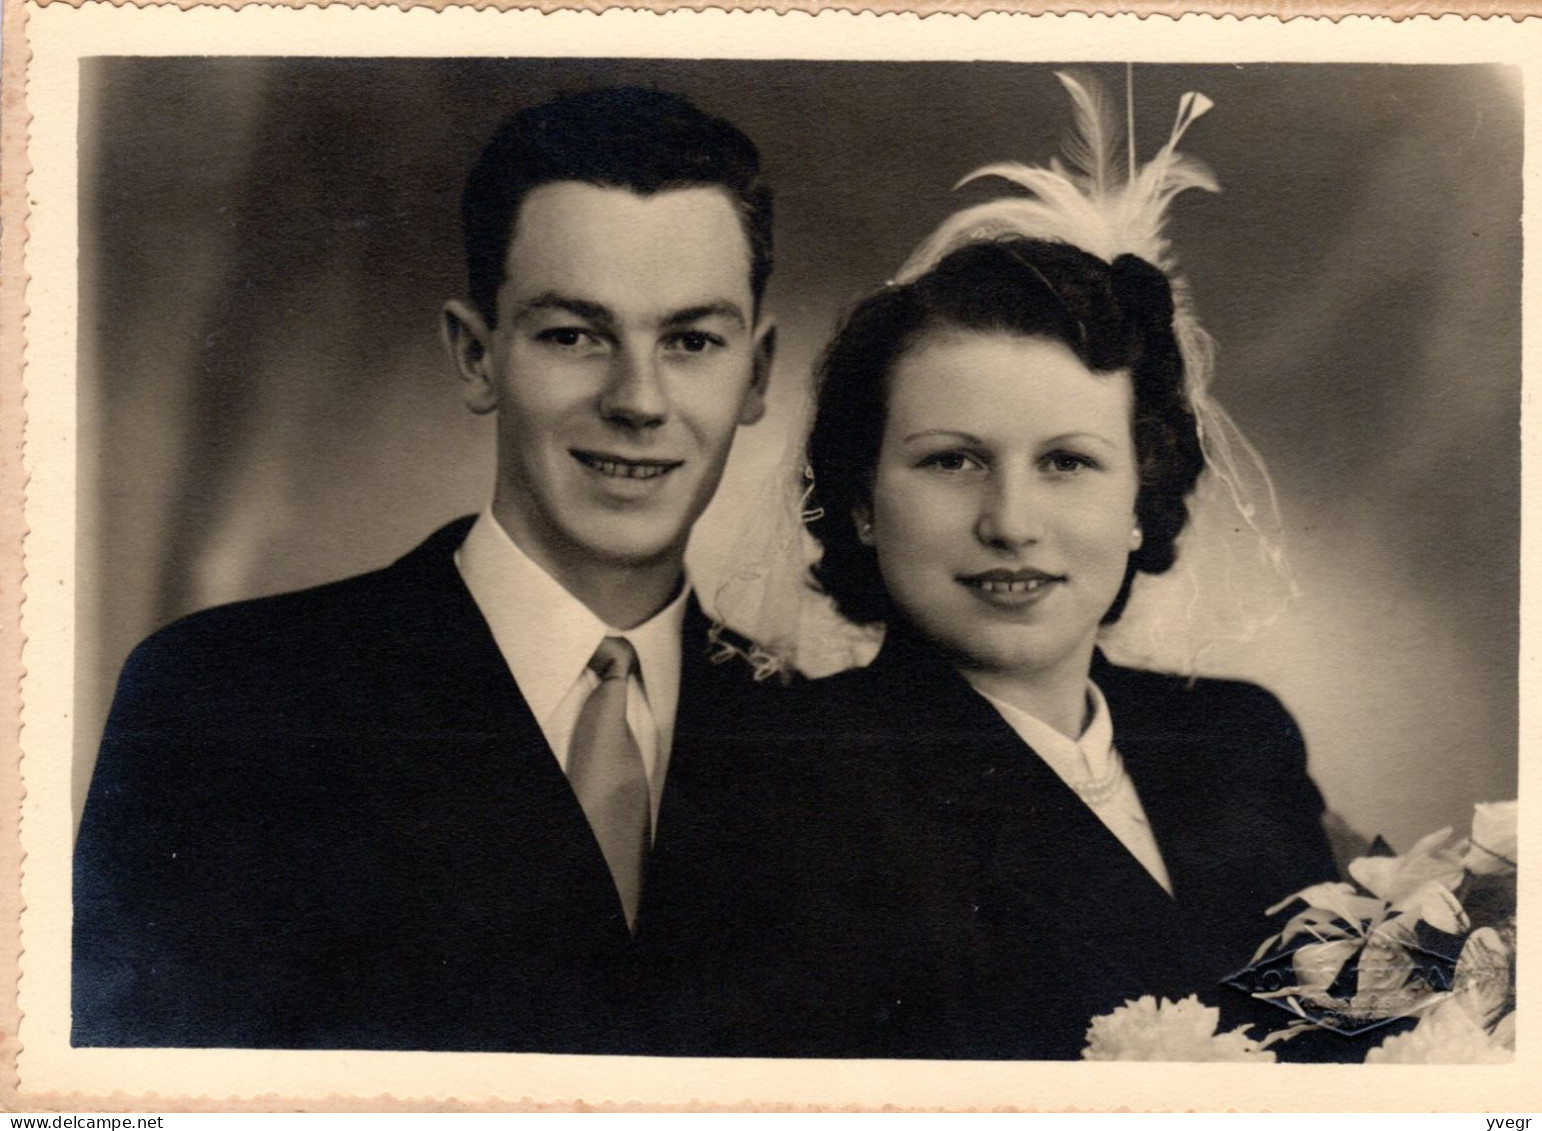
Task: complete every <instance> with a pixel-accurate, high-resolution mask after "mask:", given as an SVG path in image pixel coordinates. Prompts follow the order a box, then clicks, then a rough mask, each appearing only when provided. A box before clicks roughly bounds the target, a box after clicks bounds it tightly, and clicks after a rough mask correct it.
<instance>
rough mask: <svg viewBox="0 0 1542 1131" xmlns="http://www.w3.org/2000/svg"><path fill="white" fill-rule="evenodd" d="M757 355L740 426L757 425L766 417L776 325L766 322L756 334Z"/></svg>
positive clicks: (774, 354) (741, 413)
mask: <svg viewBox="0 0 1542 1131" xmlns="http://www.w3.org/2000/svg"><path fill="white" fill-rule="evenodd" d="M754 349H755V354H754V356H753V357H752V358H751V360H750V366H751V368H750V391H749V392H748V393H747V394H745V397H744V407H743V408H741V409H740V410H739V423H740V424H756V423H759V421H760V418H761V417H763V416H765V415H766V387H767V386H769V385H770V384H771V363H772V362H773V361H775V360H776V323H775V322H771V321H766V322H764V323H762V324H761V326H760V329H759V330H758V331H756V334H755V346H754Z"/></svg>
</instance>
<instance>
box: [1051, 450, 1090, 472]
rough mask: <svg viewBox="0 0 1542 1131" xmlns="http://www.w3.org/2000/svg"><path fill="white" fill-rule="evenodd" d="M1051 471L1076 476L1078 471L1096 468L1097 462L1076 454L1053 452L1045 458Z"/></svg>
mask: <svg viewBox="0 0 1542 1131" xmlns="http://www.w3.org/2000/svg"><path fill="white" fill-rule="evenodd" d="M1045 463H1046V464H1048V466H1049V468H1050V470H1051V471H1058V472H1060V473H1062V474H1066V475H1074V474H1075V473H1076V472H1078V471H1085V470H1087V469H1088V468H1092V467H1096V466H1097V462H1096V461H1094V460H1092V459H1090V458H1089V457H1087V456H1084V455H1078V454H1077V453H1076V452H1051V453H1050V454H1049V455H1048V456H1047V457H1045Z"/></svg>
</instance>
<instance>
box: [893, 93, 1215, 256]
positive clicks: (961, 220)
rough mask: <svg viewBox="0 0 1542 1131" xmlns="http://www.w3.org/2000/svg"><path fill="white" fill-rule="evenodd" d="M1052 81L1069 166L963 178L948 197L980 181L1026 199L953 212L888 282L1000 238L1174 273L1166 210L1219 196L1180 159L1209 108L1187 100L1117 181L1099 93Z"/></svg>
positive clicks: (1016, 167)
mask: <svg viewBox="0 0 1542 1131" xmlns="http://www.w3.org/2000/svg"><path fill="white" fill-rule="evenodd" d="M1055 77H1056V78H1058V79H1059V80H1060V82H1061V84H1062V85H1063V86H1064V87H1065V88H1066V91H1067V93H1069V94H1070V96H1071V105H1072V109H1073V111H1074V113H1075V121H1076V132H1075V133H1073V134H1072V135H1071V137H1070V138H1069V139H1067V141H1066V146H1065V150H1066V152H1065V156H1066V161H1067V162H1069V167H1067V165H1066V164H1063V163H1062V162H1061V161H1060V159H1059V158H1052V159H1051V160H1050V162H1049V165H1048V166H1047V167H1046V166H1038V165H1024V164H1021V163H1019V162H1015V161H1003V162H998V163H996V164H993V165H986V166H984V167H983V168H979V169H976V170H975V171H974V172H972V173H970V174H969V175H968V176H966V177H964V178H963V179H962V180H961V181H959V182H958V184H956V185H954V186H953V187H954V188H955V189H959V188H962V187H963V186H965V185H967V184H970V183H971V182H973V181H977V180H980V179H981V178H982V177H1001V178H1003V179H1005V180H1009V181H1012V182H1013V183H1015V184H1017V185H1020V186H1021V187H1023V188H1025V189H1027V190H1028V191H1029V192H1031V193H1032V194H1033V198H1027V197H1020V196H1014V197H1002V198H1000V199H997V200H992V201H988V202H986V203H984V204H978V205H975V206H974V207H972V208H966V209H964V210H963V211H962V212H956V213H954V214H953V215H952V216H950V217H949V218H948V219H946V220H944V221H943V222H942V224H941V226H939V227H938V229H937V230H936V231H935V232H933V233H932V234H931V235H930V236H928V237H927V238H926V239H925V240H924V241H923V242H922V243H921V245H920V246H919V247H918V248H916V250H915V251H913V252H912V253H911V254H910V258H909V259H907V260H906V261H905V264H904V266H902V267H901V268H900V269H899V272H898V273H897V274H896V275H895V278H894V281H895V282H896V283H908V282H911V281H913V280H915V279H917V278H919V277H920V276H922V275H924V274H926V272H928V271H930V270H931V269H932V268H933V267H935V266H936V265H937V264H938V263H939V262H940V261H941V260H942V259H943V258H944V257H945V256H947V254H948V253H949V252H951V251H954V250H956V249H958V248H960V247H963V246H964V245H966V244H971V243H978V242H980V241H982V240H989V239H993V238H996V237H998V236H1028V237H1031V238H1034V239H1044V240H1057V241H1059V242H1061V243H1067V244H1071V245H1072V246H1074V247H1079V248H1081V249H1082V250H1083V251H1086V252H1088V253H1090V254H1092V255H1096V256H1097V257H1098V258H1099V259H1102V260H1105V261H1107V262H1109V263H1112V262H1113V261H1114V260H1115V259H1117V258H1118V257H1119V256H1121V255H1126V254H1128V255H1138V256H1140V257H1141V258H1142V259H1144V260H1146V262H1148V263H1151V264H1154V265H1155V266H1157V267H1160V268H1161V269H1162V270H1163V271H1164V272H1166V273H1168V274H1169V275H1171V272H1172V270H1173V266H1174V265H1173V263H1172V260H1171V255H1170V249H1169V246H1168V242H1167V238H1166V236H1165V234H1164V232H1163V229H1164V227H1165V226H1166V221H1167V206H1168V205H1169V204H1170V203H1171V202H1172V199H1173V198H1174V197H1175V196H1177V195H1178V194H1179V193H1181V192H1183V191H1184V190H1186V189H1191V188H1197V189H1204V190H1205V191H1207V192H1220V191H1221V189H1220V186H1219V185H1218V184H1216V181H1215V177H1214V176H1212V175H1211V173H1210V170H1209V169H1208V168H1207V167H1206V166H1205V165H1204V164H1203V163H1202V162H1200V161H1197V160H1195V159H1194V158H1192V157H1188V156H1186V155H1184V154H1181V153H1179V152H1178V143H1179V142H1180V141H1181V140H1182V139H1183V135H1184V134H1185V133H1186V132H1188V128H1189V127H1190V126H1191V125H1193V124H1194V122H1195V121H1197V120H1198V119H1199V118H1200V117H1202V116H1203V115H1204V114H1205V113H1206V112H1207V111H1208V110H1209V109H1210V108H1211V107H1212V106H1213V105H1214V103H1213V102H1211V101H1210V99H1208V98H1206V97H1205V96H1204V95H1203V94H1198V93H1196V92H1194V91H1189V92H1188V93H1187V94H1185V95H1184V96H1183V97H1182V99H1180V100H1179V103H1178V119H1177V121H1176V122H1175V123H1174V124H1173V130H1172V134H1171V135H1170V136H1169V137H1168V139H1167V144H1166V145H1164V146H1163V147H1162V149H1161V151H1160V152H1159V153H1157V155H1156V156H1155V157H1153V158H1152V159H1151V160H1150V161H1148V162H1147V163H1146V164H1145V165H1143V166H1141V167H1140V168H1139V169H1138V170H1137V169H1136V168H1135V155H1134V145H1133V143H1132V144H1131V145H1130V160H1129V170H1130V171H1129V174H1128V175H1127V176H1125V175H1121V172H1122V171H1121V170H1120V169H1119V168H1118V167H1117V166H1118V156H1119V130H1118V127H1117V125H1116V124H1115V122H1114V117H1113V111H1112V110H1111V109H1110V107H1109V103H1108V100H1107V98H1106V97H1105V96H1104V95H1103V92H1102V90H1101V89H1100V88H1099V87H1098V86H1096V85H1093V84H1086V83H1083V82H1081V81H1079V80H1078V79H1076V78H1074V77H1072V76H1071V75H1068V74H1065V73H1063V72H1056V75H1055Z"/></svg>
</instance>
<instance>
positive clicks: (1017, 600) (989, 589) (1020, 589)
mask: <svg viewBox="0 0 1542 1131" xmlns="http://www.w3.org/2000/svg"><path fill="white" fill-rule="evenodd" d="M1065 580H1066V577H1065V575H1064V574H1050V573H1045V572H1044V571H1042V570H1037V569H991V570H986V571H984V572H983V573H974V574H966V575H964V576H961V577H959V578H958V582H959V584H960V585H963V586H964V587H965V588H967V589H969V590H970V591H971V592H973V593H974V594H975V595H976V596H978V597H979V598H980V599H981V600H982V601H985V602H987V603H989V604H992V605H998V606H1001V607H1005V608H1017V607H1019V606H1022V605H1027V604H1032V603H1033V602H1035V601H1038V600H1040V599H1041V598H1042V597H1043V596H1044V595H1045V594H1046V593H1048V592H1050V590H1051V588H1052V587H1053V586H1054V585H1055V584H1057V583H1060V582H1064V581H1065Z"/></svg>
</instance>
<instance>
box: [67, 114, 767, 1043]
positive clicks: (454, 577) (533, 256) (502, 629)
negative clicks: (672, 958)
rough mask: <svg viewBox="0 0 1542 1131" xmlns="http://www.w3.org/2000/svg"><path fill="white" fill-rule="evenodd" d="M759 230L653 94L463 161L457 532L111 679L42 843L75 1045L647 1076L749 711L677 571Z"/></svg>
mask: <svg viewBox="0 0 1542 1131" xmlns="http://www.w3.org/2000/svg"><path fill="white" fill-rule="evenodd" d="M770 203H771V202H770V193H769V190H768V189H767V188H766V186H765V185H764V183H763V182H762V180H761V176H760V171H759V163H758V156H757V153H756V150H755V147H754V145H753V144H752V143H751V142H750V141H749V139H748V138H746V137H745V136H744V135H743V134H742V133H740V132H739V131H738V130H737V129H735V128H734V127H733V126H731V125H729V124H728V123H726V122H723V121H721V120H718V119H715V118H711V117H709V116H707V115H705V114H703V113H702V112H700V111H699V110H698V109H696V108H695V107H694V106H692V105H691V104H690V103H688V102H686V101H685V100H683V99H681V98H678V97H675V96H672V95H669V94H664V93H660V92H655V91H644V90H636V89H613V90H602V91H596V92H590V93H587V94H580V95H574V96H567V97H563V98H559V99H556V100H553V101H552V102H549V103H546V104H544V105H542V106H538V107H535V108H533V109H531V110H527V111H524V112H522V113H520V114H518V115H516V116H515V117H513V118H511V119H510V120H509V122H508V123H507V124H506V125H505V126H504V127H503V129H502V130H501V131H500V132H499V133H498V135H497V136H496V137H495V138H494V139H493V141H492V142H491V143H490V144H489V146H488V147H487V149H486V151H485V152H484V154H483V155H482V157H481V160H480V161H479V163H478V164H477V166H476V168H475V169H474V170H473V171H472V173H471V175H470V177H469V179H468V182H467V185H466V189H465V193H464V197H463V202H462V213H463V216H462V218H463V222H464V228H465V240H466V253H467V264H468V268H469V275H470V297H469V300H468V301H452V302H449V303H447V304H446V306H445V308H444V316H443V332H444V338H445V341H446V344H447V346H448V348H449V352H450V354H451V356H452V358H453V361H454V364H455V367H456V370H457V372H458V374H459V376H460V378H461V380H462V382H463V388H464V395H465V400H466V403H467V405H468V406H469V407H470V408H471V410H472V411H473V412H477V413H496V415H497V448H498V460H497V465H498V472H497V481H496V485H495V490H494V494H493V500H492V503H491V506H490V507H489V509H488V510H486V511H485V512H483V513H482V514H481V515H480V516H477V517H476V518H475V519H471V518H467V519H463V520H461V521H459V522H456V523H454V524H452V525H450V526H447V527H445V528H444V529H442V530H440V531H439V532H438V533H436V534H434V535H433V536H432V537H431V538H429V539H428V541H426V542H425V543H423V545H421V546H420V547H418V548H417V549H416V550H414V551H413V552H411V553H410V554H408V555H407V556H406V557H404V558H402V559H401V560H399V561H397V562H396V563H395V564H393V565H390V566H388V567H386V568H384V569H382V570H380V571H378V572H375V573H371V574H367V575H365V576H362V577H357V578H352V579H349V580H345V581H340V582H336V583H333V584H330V585H325V586H322V587H320V588H316V589H311V590H307V591H304V592H300V593H293V594H288V595H283V596H279V597H274V598H268V599H264V600H258V601H250V602H243V603H240V604H236V605H230V606H225V607H223V608H218V609H213V610H208V611H205V612H203V613H199V614H196V615H194V616H192V617H189V618H186V619H185V620H182V621H180V622H178V623H176V624H173V625H171V626H170V627H168V628H166V629H163V630H162V631H160V632H158V633H156V634H155V635H153V636H152V637H150V639H148V640H147V641H145V642H144V643H143V644H142V645H141V646H140V647H139V648H138V649H137V650H136V651H135V653H134V654H133V656H132V657H131V658H130V659H129V661H128V663H127V665H126V666H125V668H124V671H123V675H122V678H121V681H120V683H119V687H118V693H117V696H116V699H115V701H114V704H113V710H112V713H111V717H110V719H109V721H108V724H107V729H106V733H105V735H104V737H103V740H102V746H101V754H100V758H99V760H98V763H97V768H96V771H95V776H94V778H93V781H92V786H91V791H90V796H89V798H88V801H87V805H86V811H85V815H84V818H83V822H82V827H81V832H80V838H79V841H78V845H77V849H76V857H75V889H74V899H75V927H74V982H73V1011H74V1016H73V1031H72V1032H73V1037H72V1039H73V1041H74V1043H75V1044H77V1045H101V1046H115V1045H116V1046H124V1045H128V1046H195V1047H207V1046H215V1047H218V1046H236V1047H298V1048H423V1049H478V1050H535V1051H547V1052H584V1053H630V1052H644V1051H649V1050H650V1049H652V1048H654V1047H655V1042H656V1033H655V1029H656V1028H657V1024H658V1017H659V1013H658V1009H657V1005H658V1003H657V1001H656V1000H655V997H654V983H653V980H652V979H650V978H649V977H648V975H647V971H648V970H649V969H651V968H652V966H651V959H650V957H649V956H650V948H651V947H652V946H654V945H656V944H654V943H652V942H650V940H653V939H679V938H682V937H688V936H689V935H690V933H691V932H690V928H689V926H688V920H689V918H690V916H692V915H694V914H696V913H697V910H698V909H697V908H695V907H693V906H692V898H691V896H690V894H689V892H688V890H687V889H688V888H689V886H690V885H689V884H682V883H680V882H678V881H676V882H670V881H669V879H668V877H669V876H670V870H671V868H672V867H674V866H675V864H676V863H677V862H679V861H682V860H686V861H689V860H690V859H691V854H692V851H693V843H694V841H693V838H698V837H699V836H700V834H701V832H702V831H703V825H704V823H705V822H707V821H709V820H710V819H711V816H710V814H711V812H712V810H711V804H710V799H703V798H701V797H699V796H697V795H696V794H695V793H693V780H696V774H697V771H696V768H695V767H696V765H697V763H698V762H699V761H700V760H702V759H707V758H710V756H711V751H712V747H713V738H714V734H715V733H716V732H717V730H718V729H719V728H720V727H724V726H730V725H731V723H732V720H733V718H734V717H735V710H736V704H738V703H739V702H741V701H743V700H744V699H745V698H746V697H749V696H752V695H753V692H752V691H751V685H750V684H749V683H748V681H747V680H746V679H745V678H744V677H743V676H742V675H741V674H740V670H738V669H737V668H736V666H731V667H722V666H713V665H712V664H710V663H709V660H708V653H709V641H708V623H707V620H706V618H705V617H704V616H703V614H702V612H701V610H700V608H699V607H698V606H697V604H696V602H695V600H694V598H693V597H692V596H691V593H690V590H689V586H688V585H687V583H686V581H685V577H684V572H683V566H682V563H683V555H684V551H685V546H686V541H687V538H688V536H689V534H690V531H691V528H692V525H693V524H694V522H695V520H696V519H697V517H698V516H699V515H700V514H701V512H702V511H703V509H704V508H705V507H706V505H707V503H708V502H709V501H710V499H711V497H712V495H713V492H714V491H715V490H716V488H717V484H718V481H719V478H720V476H721V473H722V470H723V466H724V463H725V461H726V459H727V457H728V452H729V448H730V445H731V443H732V440H733V437H734V434H735V431H736V429H737V428H738V426H739V425H741V424H750V423H753V422H754V421H755V420H756V419H758V417H759V416H760V414H761V412H762V409H763V400H764V394H765V386H766V380H767V376H768V372H769V366H770V360H771V350H772V341H773V333H772V330H771V328H770V323H769V321H768V320H767V319H766V318H765V315H764V311H763V309H762V297H763V293H764V288H765V283H766V279H767V275H768V274H769V271H770V263H771V237H770V228H771V208H770ZM711 777H712V775H711V774H707V775H705V778H711ZM696 866H697V863H692V864H691V865H690V867H688V868H687V869H686V871H685V873H683V874H689V872H690V868H693V867H696ZM677 874H680V873H677ZM650 892H655V893H658V894H655V895H652V896H651V897H650ZM670 892H673V893H675V894H674V895H673V896H670V895H669V894H667V893H670Z"/></svg>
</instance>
